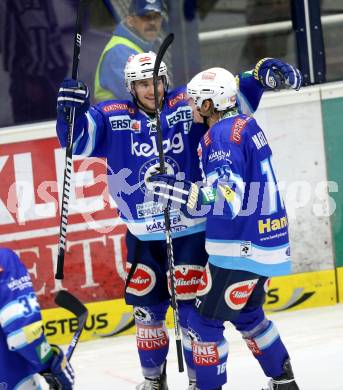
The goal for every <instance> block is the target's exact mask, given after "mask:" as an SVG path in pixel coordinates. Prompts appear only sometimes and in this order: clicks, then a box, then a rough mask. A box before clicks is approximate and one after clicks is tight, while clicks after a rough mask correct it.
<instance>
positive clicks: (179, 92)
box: [165, 85, 188, 109]
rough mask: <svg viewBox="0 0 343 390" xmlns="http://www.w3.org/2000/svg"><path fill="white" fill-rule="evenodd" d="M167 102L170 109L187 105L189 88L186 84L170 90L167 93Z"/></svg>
mask: <svg viewBox="0 0 343 390" xmlns="http://www.w3.org/2000/svg"><path fill="white" fill-rule="evenodd" d="M165 99H166V103H167V107H168V108H169V109H173V108H175V107H178V106H184V105H187V104H188V103H187V90H186V86H185V85H182V86H181V87H178V88H174V89H172V90H171V91H168V93H167V94H166V97H165Z"/></svg>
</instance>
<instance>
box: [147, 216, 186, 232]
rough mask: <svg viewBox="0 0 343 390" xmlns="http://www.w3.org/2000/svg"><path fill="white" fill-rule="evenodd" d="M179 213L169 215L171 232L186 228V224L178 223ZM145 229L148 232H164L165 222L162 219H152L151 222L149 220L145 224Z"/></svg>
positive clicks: (179, 220) (179, 219)
mask: <svg viewBox="0 0 343 390" xmlns="http://www.w3.org/2000/svg"><path fill="white" fill-rule="evenodd" d="M181 220H182V219H181V215H180V214H175V215H171V216H170V231H171V232H172V233H175V232H181V231H183V230H186V229H187V226H186V225H182V224H180V222H181ZM145 228H146V231H147V232H148V233H164V232H165V222H164V220H163V219H158V220H157V219H156V220H155V219H154V220H152V222H149V223H147V224H146V225H145Z"/></svg>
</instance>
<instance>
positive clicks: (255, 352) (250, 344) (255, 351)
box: [245, 339, 262, 356]
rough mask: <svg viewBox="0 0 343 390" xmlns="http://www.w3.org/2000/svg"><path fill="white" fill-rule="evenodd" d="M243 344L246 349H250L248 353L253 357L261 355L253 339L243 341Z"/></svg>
mask: <svg viewBox="0 0 343 390" xmlns="http://www.w3.org/2000/svg"><path fill="white" fill-rule="evenodd" d="M245 342H246V344H247V346H248V348H249V349H250V351H251V352H252V353H253V355H255V356H259V355H262V352H261V350H260V348H259V347H258V345H257V343H256V341H255V340H254V339H245Z"/></svg>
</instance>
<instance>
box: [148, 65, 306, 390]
mask: <svg viewBox="0 0 343 390" xmlns="http://www.w3.org/2000/svg"><path fill="white" fill-rule="evenodd" d="M237 92H238V90H237V85H236V81H235V77H234V76H233V75H232V74H231V73H230V72H228V71H227V70H225V69H222V68H211V69H208V70H205V71H203V72H200V73H199V74H197V75H196V76H195V77H194V78H193V79H192V80H191V81H190V82H189V83H188V85H187V93H188V95H189V97H190V98H191V99H193V101H194V106H195V109H196V110H197V111H198V112H199V113H200V115H201V116H203V117H204V118H207V120H208V124H209V126H210V128H209V130H208V131H207V133H206V134H205V136H204V137H203V138H202V139H201V140H200V143H199V147H198V154H199V158H200V167H201V170H202V175H203V179H204V183H203V185H202V188H200V191H199V190H198V189H197V190H196V191H195V189H194V188H195V186H194V184H193V183H190V182H189V181H187V180H186V181H183V183H182V181H180V180H178V179H177V178H176V177H175V175H167V174H157V175H155V176H153V177H152V178H151V179H150V180H151V182H152V186H153V191H154V193H155V194H156V195H157V196H159V197H161V198H162V200H164V201H167V204H168V206H169V207H171V208H172V209H177V208H179V209H181V210H183V211H184V213H193V215H195V214H196V212H194V210H195V211H196V210H198V209H199V208H201V206H203V205H206V207H207V209H205V212H204V210H202V213H201V214H202V215H206V216H207V222H206V250H207V253H208V255H209V260H208V266H207V267H206V270H205V271H204V275H203V284H204V285H205V286H204V287H203V288H202V289H201V290H198V292H197V297H196V305H195V306H194V307H193V309H192V310H191V312H190V314H189V317H188V330H189V332H190V334H192V335H193V340H192V351H193V360H194V363H195V371H196V383H197V387H196V388H197V389H221V386H223V385H224V384H225V383H226V381H227V376H226V362H227V358H228V345H227V341H226V339H225V338H224V336H223V331H224V322H225V321H230V322H231V323H232V324H233V325H234V326H235V327H236V329H237V330H238V331H239V332H240V333H241V334H242V336H243V339H244V340H245V341H246V343H247V346H248V348H249V349H250V350H251V352H252V353H253V355H254V357H255V358H256V359H257V361H258V363H259V364H260V366H261V368H262V369H263V371H264V373H265V374H266V376H268V377H270V378H271V379H270V382H269V387H268V389H269V390H299V388H298V386H297V384H296V382H295V379H294V375H293V372H292V367H291V364H290V357H289V354H288V352H287V350H286V348H285V346H284V344H283V342H282V340H281V338H280V335H279V333H278V331H277V329H276V327H275V325H274V324H273V322H272V321H270V320H268V319H267V318H266V317H265V314H264V311H263V308H262V305H263V303H264V300H265V296H266V286H267V284H268V279H269V278H270V277H272V276H276V275H285V274H288V273H289V272H290V266H291V259H290V249H289V241H288V229H287V215H286V210H285V206H284V203H283V201H282V198H281V195H280V193H279V191H278V187H277V181H276V178H275V173H274V170H273V165H272V159H271V158H272V153H271V149H270V147H269V145H268V141H267V138H266V136H265V134H264V133H263V131H262V129H261V128H260V127H259V126H258V124H257V123H256V121H255V119H253V118H252V117H251V116H247V115H244V114H240V113H239V111H238V106H237V100H238V97H237ZM181 183H182V184H183V186H181V185H180V184H181ZM256 184H258V190H257V191H254V190H253V187H254V185H256ZM255 188H256V187H255ZM248 204H254V205H255V210H251V209H250V212H248V213H247V212H246V211H247V210H246V209H247V207H248V206H247V205H248ZM192 209H193V210H192ZM271 219H272V220H273V221H279V222H280V223H279V225H277V226H276V227H275V229H274V230H273V231H272V234H271V233H270V232H271V229H268V226H267V223H268V220H269V221H270V220H271ZM205 275H206V276H205ZM204 351H207V352H206V353H204ZM204 355H206V357H207V360H206V363H205V357H204Z"/></svg>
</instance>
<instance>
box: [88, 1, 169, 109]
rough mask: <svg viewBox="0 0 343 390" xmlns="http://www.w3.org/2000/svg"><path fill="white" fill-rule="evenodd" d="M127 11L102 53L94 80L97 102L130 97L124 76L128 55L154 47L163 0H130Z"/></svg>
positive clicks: (158, 30) (160, 19) (160, 20)
mask: <svg viewBox="0 0 343 390" xmlns="http://www.w3.org/2000/svg"><path fill="white" fill-rule="evenodd" d="M128 12H129V14H128V16H127V17H126V18H125V19H124V20H123V21H122V22H120V23H119V24H118V26H117V27H116V29H115V30H114V32H113V35H112V37H111V39H110V40H109V41H108V43H107V44H106V46H105V48H104V50H103V52H102V54H101V56H100V59H99V62H98V66H97V69H96V73H95V81H94V91H95V92H94V97H95V100H96V101H97V102H101V101H104V100H109V99H130V94H129V92H128V91H127V89H126V87H125V79H124V68H125V64H126V62H127V59H128V58H129V57H130V56H131V55H132V54H138V53H142V52H147V51H149V50H152V49H153V48H154V44H155V42H156V39H157V37H158V35H159V33H160V31H161V25H162V18H163V17H162V3H161V0H131V3H130V6H129V11H128Z"/></svg>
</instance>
